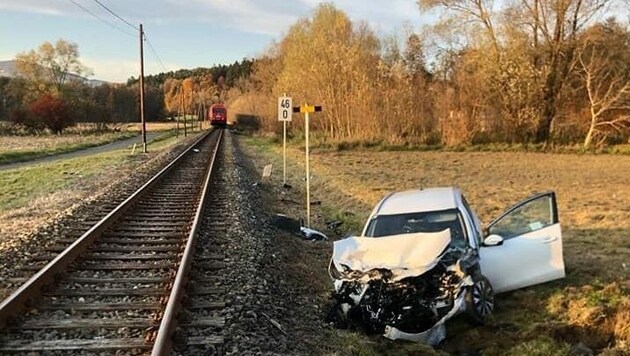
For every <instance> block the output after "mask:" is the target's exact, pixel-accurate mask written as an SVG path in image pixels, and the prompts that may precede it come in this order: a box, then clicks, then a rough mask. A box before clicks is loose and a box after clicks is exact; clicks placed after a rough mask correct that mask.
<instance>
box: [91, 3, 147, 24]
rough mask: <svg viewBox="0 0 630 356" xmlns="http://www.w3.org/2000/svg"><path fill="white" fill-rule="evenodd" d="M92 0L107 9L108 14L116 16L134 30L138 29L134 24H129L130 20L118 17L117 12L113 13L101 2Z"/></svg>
mask: <svg viewBox="0 0 630 356" xmlns="http://www.w3.org/2000/svg"><path fill="white" fill-rule="evenodd" d="M93 1H94V2H96V3H97V4H99V5H100V6H101V7H102V8H103V9H105V10H107V12H109V13H110V14H112V15H114V16H116V18H118V19H119V20H120V21H122V22H124V23H125V24H127V25H128V26H129V27H131V28H133V29H134V30H136V31H139V30H140V29H138V28H137V27H136V26H134V25H133V24H131V22H129V21H127V20H125V19H123V18H122V17H120V16H119V15H118V14H117V13H115V12H114V11H112V10H111V9H110V8H109V7H107V6H105V5H103V3H102V2H100V1H99V0H93Z"/></svg>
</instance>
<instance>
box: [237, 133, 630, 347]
mask: <svg viewBox="0 0 630 356" xmlns="http://www.w3.org/2000/svg"><path fill="white" fill-rule="evenodd" d="M247 142H248V143H249V145H250V147H253V149H254V150H255V151H256V154H255V156H256V157H257V158H256V159H257V161H258V162H259V164H264V163H273V164H274V167H276V168H275V170H276V171H275V172H277V173H274V174H276V177H275V179H276V181H275V183H276V184H278V181H277V179H280V182H281V176H282V156H281V154H282V152H281V147H280V146H279V145H277V144H273V143H272V142H271V141H270V140H266V139H248V140H247ZM289 158H290V164H289V168H290V169H289V177H290V183H291V184H293V185H294V186H298V187H297V188H299V186H301V184H302V183H301V182H302V177H304V172H303V163H304V153H303V151H301V150H300V149H296V148H295V147H293V148H291V149H290V154H289ZM311 168H312V172H313V174H314V179H313V182H312V189H311V191H312V200H318V201H321V202H322V207H321V210H319V211H316V212H315V213H314V219H315V220H314V222H315V226H316V227H318V228H321V229H323V228H324V221H326V220H332V219H342V220H344V221H345V224H344V226H346V229H347V230H351V231H352V232H354V233H358V232H359V227H360V225H361V224H362V223H363V222H364V219H365V218H366V217H367V215H368V214H369V212H370V211H371V208H372V207H373V206H374V205H375V204H376V203H377V202H378V200H379V199H381V198H382V197H383V196H384V195H385V194H387V193H388V192H391V191H394V190H405V189H415V188H420V187H433V186H457V187H459V188H461V189H462V191H463V192H464V194H465V195H466V197H467V200H468V201H469V203H470V204H471V205H472V207H473V209H475V210H476V211H477V213H478V214H479V215H480V218H481V220H482V221H484V222H486V223H487V222H489V221H490V220H491V219H492V218H494V217H496V216H497V215H499V214H500V213H501V212H502V211H503V210H504V209H505V208H508V207H509V206H510V205H511V204H514V203H516V202H518V201H519V200H521V199H524V198H526V197H528V196H530V195H532V194H533V193H537V192H543V191H548V190H554V191H556V192H557V196H558V205H559V212H560V220H561V224H562V227H563V233H564V259H565V264H566V271H567V278H566V279H564V280H561V281H555V282H551V283H547V284H544V285H540V286H535V287H531V288H526V289H522V290H519V291H515V292H511V293H507V294H504V295H500V296H499V299H498V306H497V309H496V311H495V315H494V318H493V320H492V321H491V322H490V323H489V324H488V325H486V326H483V327H477V328H471V327H470V326H469V325H468V324H467V323H465V322H461V321H460V320H459V319H456V320H453V321H451V322H449V323H447V332H448V339H447V341H446V344H445V345H444V346H443V347H442V349H441V350H443V351H447V352H455V353H456V352H460V351H470V350H481V351H482V353H483V354H489V355H495V354H497V355H498V354H528V355H556V354H557V355H563V354H567V353H568V352H569V349H570V347H572V346H573V345H576V344H578V343H580V342H581V343H584V344H585V345H587V346H588V347H589V348H592V349H594V350H596V351H601V352H605V353H609V354H616V352H619V353H621V354H623V353H626V352H630V185H629V182H630V179H629V178H628V177H630V157H628V156H618V155H574V154H543V153H526V152H509V153H507V152H506V153H501V152H439V151H438V152H414V151H404V152H403V151H401V152H392V151H389V152H384V151H383V152H377V151H365V150H349V151H342V152H337V151H334V150H315V151H314V152H312V155H311ZM278 177H280V178H278ZM312 218H313V217H312ZM331 252H332V250H331ZM324 263H325V261H324ZM335 335H336V336H335V337H336V338H337V342H338V343H339V344H340V345H347V344H348V343H350V345H354V346H352V347H353V348H351V350H353V351H352V352H358V353H365V354H379V353H381V352H388V353H402V354H405V353H407V352H411V353H414V352H415V353H422V352H423V351H422V350H423V349H422V348H421V346H414V345H410V344H408V343H391V342H386V341H385V340H383V339H382V338H378V339H373V338H367V337H365V336H363V335H361V334H357V333H356V332H339V333H337V334H335Z"/></svg>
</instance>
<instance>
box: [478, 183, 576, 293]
mask: <svg viewBox="0 0 630 356" xmlns="http://www.w3.org/2000/svg"><path fill="white" fill-rule="evenodd" d="M488 235H489V236H490V235H499V236H501V237H502V238H503V241H502V243H500V244H498V245H495V246H486V245H482V246H481V248H480V249H479V254H480V257H481V258H480V259H481V262H480V264H481V272H482V273H483V275H484V276H486V277H487V278H488V279H489V280H490V283H491V284H492V286H493V288H494V290H495V292H497V293H499V292H506V291H510V290H513V289H518V288H522V287H527V286H531V285H534V284H538V283H543V282H547V281H551V280H554V279H558V278H564V276H565V273H564V259H563V255H562V229H561V228H560V223H559V221H558V209H557V206H556V195H555V193H554V192H549V193H543V194H539V195H535V196H533V197H531V198H528V199H526V200H524V201H522V202H520V203H518V204H517V205H515V206H513V207H512V208H510V209H509V210H508V211H507V212H505V213H503V214H502V215H501V216H499V217H498V218H497V219H496V220H494V221H493V222H491V223H490V225H489V226H488ZM499 240H500V239H499ZM495 241H496V239H495Z"/></svg>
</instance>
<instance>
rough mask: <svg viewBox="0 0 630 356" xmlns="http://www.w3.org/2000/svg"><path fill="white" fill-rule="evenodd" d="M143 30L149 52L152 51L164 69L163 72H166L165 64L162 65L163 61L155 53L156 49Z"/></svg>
mask: <svg viewBox="0 0 630 356" xmlns="http://www.w3.org/2000/svg"><path fill="white" fill-rule="evenodd" d="M143 32H144V38H146V39H147V44H148V45H149V49H150V50H151V52H153V54H154V55H155V58H157V60H158V62H159V63H160V65H161V66H162V69H164V72H165V73H166V72H168V69H166V66H165V65H164V62H162V59H161V58H160V56H159V55H158V54H157V51H156V50H155V47H153V44H152V43H151V40H150V39H149V36H147V33H146V31H143Z"/></svg>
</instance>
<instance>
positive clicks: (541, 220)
mask: <svg viewBox="0 0 630 356" xmlns="http://www.w3.org/2000/svg"><path fill="white" fill-rule="evenodd" d="M554 220H555V219H554V210H553V198H552V196H550V195H543V196H540V197H538V198H536V199H533V200H530V201H527V202H525V203H524V204H522V205H520V206H517V207H516V208H514V209H512V210H511V211H509V212H508V213H507V214H505V215H504V216H502V217H501V218H500V219H499V220H497V221H495V222H494V223H493V224H492V225H491V226H490V227H489V228H488V232H489V233H490V234H491V235H494V234H496V235H499V236H501V237H503V238H504V239H509V238H512V237H515V236H518V235H522V234H526V233H528V232H531V231H536V230H540V229H542V228H544V227H547V226H549V225H553V224H554Z"/></svg>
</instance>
